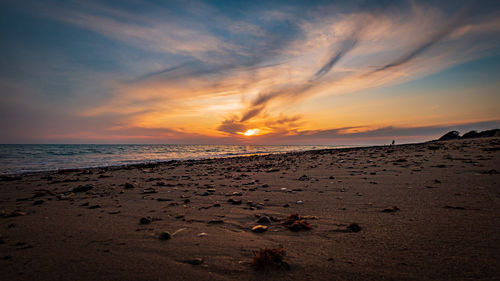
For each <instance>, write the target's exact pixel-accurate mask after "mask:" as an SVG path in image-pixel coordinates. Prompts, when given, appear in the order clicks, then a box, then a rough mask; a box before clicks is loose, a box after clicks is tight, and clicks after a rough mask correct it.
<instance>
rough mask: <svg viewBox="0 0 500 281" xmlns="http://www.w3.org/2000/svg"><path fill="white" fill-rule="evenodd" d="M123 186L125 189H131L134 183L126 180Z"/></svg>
mask: <svg viewBox="0 0 500 281" xmlns="http://www.w3.org/2000/svg"><path fill="white" fill-rule="evenodd" d="M124 187H125V189H132V188H134V185H133V184H131V183H128V182H126V183H125V184H124Z"/></svg>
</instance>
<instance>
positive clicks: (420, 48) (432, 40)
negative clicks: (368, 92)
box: [374, 9, 470, 72]
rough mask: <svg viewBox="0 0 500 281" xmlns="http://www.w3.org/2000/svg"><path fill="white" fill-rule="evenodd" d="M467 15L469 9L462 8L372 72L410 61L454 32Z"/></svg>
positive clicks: (462, 23) (467, 17)
mask: <svg viewBox="0 0 500 281" xmlns="http://www.w3.org/2000/svg"><path fill="white" fill-rule="evenodd" d="M469 17H470V9H463V10H462V11H460V12H459V13H458V14H457V15H455V16H453V17H452V18H451V19H450V20H449V21H448V22H446V23H445V24H444V25H442V26H441V27H439V28H438V29H437V30H436V31H435V32H434V33H433V34H431V36H429V37H428V38H425V40H424V41H423V42H421V43H419V44H417V45H416V46H414V47H413V48H412V49H411V50H409V51H408V52H407V53H406V54H404V55H403V56H402V57H400V58H398V59H397V60H395V61H393V62H391V63H389V64H386V65H384V66H382V67H380V68H377V69H376V70H374V72H380V71H385V70H389V69H391V68H395V67H400V66H402V65H404V64H406V63H408V62H410V61H411V60H412V59H414V58H415V57H417V56H418V55H420V54H422V53H423V52H425V51H427V50H428V49H430V48H431V47H432V46H434V45H435V44H437V43H439V42H440V41H441V40H443V39H444V38H445V37H446V36H449V35H450V34H451V33H452V32H454V31H455V30H457V29H459V28H460V27H462V25H464V24H465V22H466V20H467V19H469Z"/></svg>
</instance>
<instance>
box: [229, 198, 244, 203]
mask: <svg viewBox="0 0 500 281" xmlns="http://www.w3.org/2000/svg"><path fill="white" fill-rule="evenodd" d="M227 202H229V203H231V204H233V205H241V203H242V201H241V199H234V198H229V199H228V200H227Z"/></svg>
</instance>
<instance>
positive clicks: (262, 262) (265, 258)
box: [252, 248, 290, 269]
mask: <svg viewBox="0 0 500 281" xmlns="http://www.w3.org/2000/svg"><path fill="white" fill-rule="evenodd" d="M285 253H286V251H285V249H283V248H275V249H268V248H264V249H259V251H258V252H257V253H256V254H255V257H254V258H253V261H252V265H253V266H254V267H255V268H256V269H265V268H267V269H269V268H281V269H289V268H290V265H289V264H288V263H286V262H284V261H283V257H284V256H285Z"/></svg>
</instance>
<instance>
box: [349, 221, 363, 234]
mask: <svg viewBox="0 0 500 281" xmlns="http://www.w3.org/2000/svg"><path fill="white" fill-rule="evenodd" d="M346 230H347V231H348V232H360V231H361V226H359V224H357V223H351V224H350V225H348V226H347V228H346Z"/></svg>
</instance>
